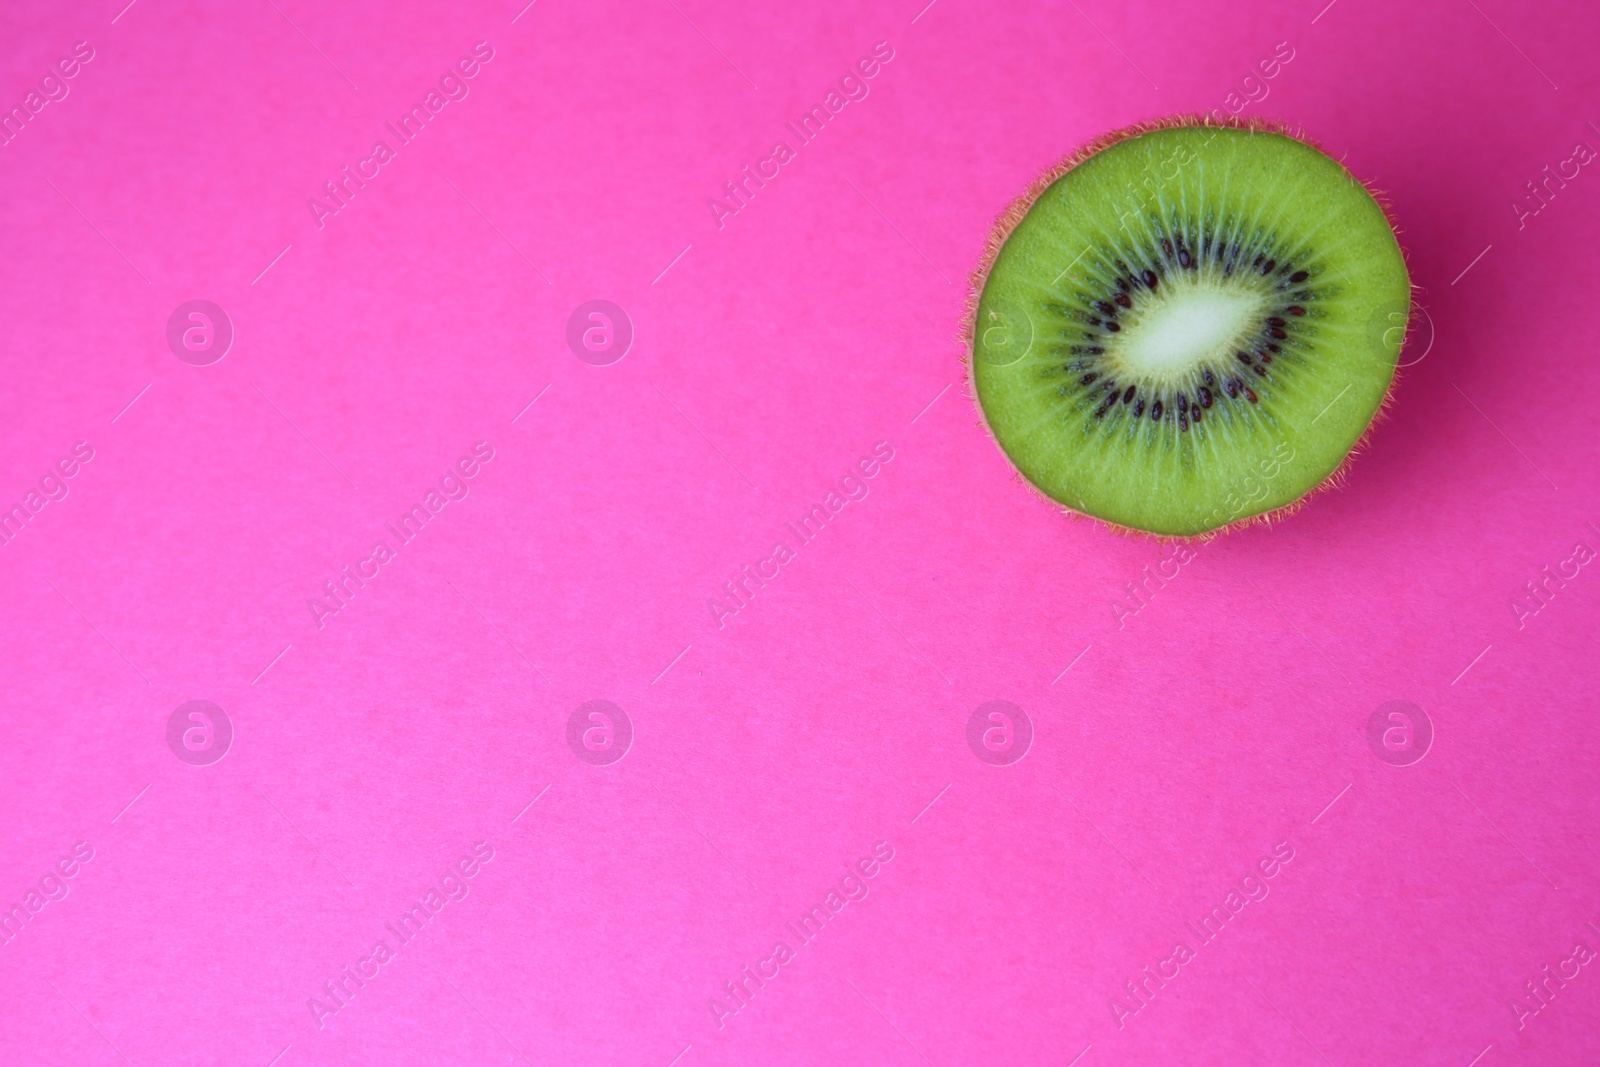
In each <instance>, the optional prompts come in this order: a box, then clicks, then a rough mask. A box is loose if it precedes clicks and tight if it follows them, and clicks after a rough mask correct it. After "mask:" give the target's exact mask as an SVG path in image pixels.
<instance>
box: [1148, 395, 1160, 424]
mask: <svg viewBox="0 0 1600 1067" xmlns="http://www.w3.org/2000/svg"><path fill="white" fill-rule="evenodd" d="M1150 418H1151V419H1152V420H1153V421H1155V422H1160V421H1161V401H1159V400H1157V401H1156V402H1155V403H1154V404H1151V405H1150Z"/></svg>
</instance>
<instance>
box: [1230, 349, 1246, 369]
mask: <svg viewBox="0 0 1600 1067" xmlns="http://www.w3.org/2000/svg"><path fill="white" fill-rule="evenodd" d="M1233 356H1234V358H1235V359H1237V360H1238V361H1239V362H1240V363H1243V364H1244V365H1245V366H1247V367H1248V366H1249V365H1250V357H1249V356H1247V355H1245V354H1244V353H1243V352H1235V353H1234V354H1233Z"/></svg>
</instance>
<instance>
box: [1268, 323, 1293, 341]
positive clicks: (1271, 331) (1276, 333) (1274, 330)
mask: <svg viewBox="0 0 1600 1067" xmlns="http://www.w3.org/2000/svg"><path fill="white" fill-rule="evenodd" d="M1267 334H1268V336H1270V337H1276V338H1277V339H1278V340H1280V341H1282V340H1284V339H1285V338H1287V337H1288V336H1289V335H1288V334H1286V333H1284V332H1283V331H1282V330H1281V329H1279V328H1278V327H1276V326H1269V327H1267Z"/></svg>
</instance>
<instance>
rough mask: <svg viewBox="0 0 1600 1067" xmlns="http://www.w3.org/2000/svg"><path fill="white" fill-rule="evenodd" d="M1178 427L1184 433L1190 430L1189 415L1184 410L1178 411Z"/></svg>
mask: <svg viewBox="0 0 1600 1067" xmlns="http://www.w3.org/2000/svg"><path fill="white" fill-rule="evenodd" d="M1178 429H1179V431H1180V432H1182V433H1188V432H1189V417H1188V416H1187V415H1185V414H1184V413H1183V412H1181V411H1180V412H1178Z"/></svg>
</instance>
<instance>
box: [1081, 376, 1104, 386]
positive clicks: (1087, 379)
mask: <svg viewBox="0 0 1600 1067" xmlns="http://www.w3.org/2000/svg"><path fill="white" fill-rule="evenodd" d="M1098 377H1100V375H1098V374H1085V375H1084V376H1083V377H1082V378H1079V379H1078V384H1079V385H1088V384H1089V383H1091V382H1093V381H1094V380H1095V379H1096V378H1098Z"/></svg>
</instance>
